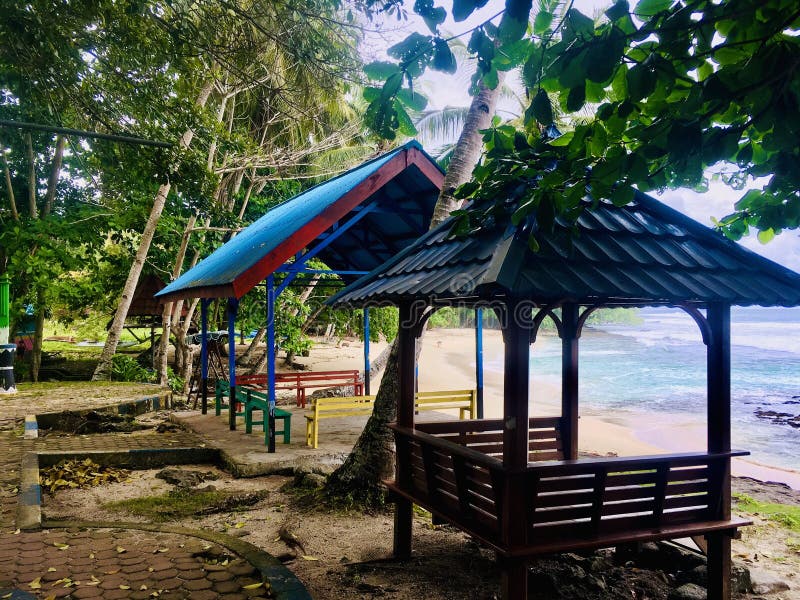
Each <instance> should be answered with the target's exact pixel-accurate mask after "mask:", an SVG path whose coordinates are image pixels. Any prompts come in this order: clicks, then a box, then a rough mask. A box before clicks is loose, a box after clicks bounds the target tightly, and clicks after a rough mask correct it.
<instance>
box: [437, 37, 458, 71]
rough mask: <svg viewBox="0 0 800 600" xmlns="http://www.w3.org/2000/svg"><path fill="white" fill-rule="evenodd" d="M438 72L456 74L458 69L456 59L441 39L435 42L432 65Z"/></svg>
mask: <svg viewBox="0 0 800 600" xmlns="http://www.w3.org/2000/svg"><path fill="white" fill-rule="evenodd" d="M431 66H432V67H433V68H434V69H436V70H437V71H444V72H445V73H451V74H452V73H455V72H456V69H458V65H457V64H456V57H455V56H453V52H452V51H451V50H450V46H448V45H447V42H445V41H444V40H443V39H441V38H437V39H436V40H434V42H433V63H432V65H431Z"/></svg>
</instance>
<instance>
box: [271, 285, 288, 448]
mask: <svg viewBox="0 0 800 600" xmlns="http://www.w3.org/2000/svg"><path fill="white" fill-rule="evenodd" d="M276 297H277V294H276V292H275V276H274V275H272V274H270V275H269V276H268V277H267V398H268V399H269V415H268V418H267V452H275V298H276ZM284 427H286V425H285V424H284Z"/></svg>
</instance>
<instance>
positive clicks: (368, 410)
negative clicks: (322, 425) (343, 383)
mask: <svg viewBox="0 0 800 600" xmlns="http://www.w3.org/2000/svg"><path fill="white" fill-rule="evenodd" d="M374 402H375V396H350V397H347V398H336V397H334V398H317V399H316V400H315V401H314V402H313V404H312V405H311V410H310V411H309V412H308V413H306V415H305V417H306V445H308V446H311V447H312V448H316V447H317V445H318V437H319V420H320V419H332V418H334V417H360V416H369V415H371V414H372V406H373V404H374Z"/></svg>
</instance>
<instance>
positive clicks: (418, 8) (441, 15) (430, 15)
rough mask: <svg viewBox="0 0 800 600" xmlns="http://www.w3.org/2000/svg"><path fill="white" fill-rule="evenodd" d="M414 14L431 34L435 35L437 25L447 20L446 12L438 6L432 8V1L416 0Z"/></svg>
mask: <svg viewBox="0 0 800 600" xmlns="http://www.w3.org/2000/svg"><path fill="white" fill-rule="evenodd" d="M414 12H415V13H417V14H418V15H419V16H420V17H422V20H423V21H425V25H427V26H428V29H430V30H431V32H432V33H436V30H437V29H438V28H439V25H441V24H442V23H444V20H445V19H446V18H447V12H446V11H445V10H444V9H443V8H442V7H440V6H434V4H433V0H416V1H415V2H414Z"/></svg>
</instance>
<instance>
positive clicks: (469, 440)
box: [416, 417, 564, 462]
mask: <svg viewBox="0 0 800 600" xmlns="http://www.w3.org/2000/svg"><path fill="white" fill-rule="evenodd" d="M416 427H417V429H419V430H420V431H424V432H425V433H429V434H431V435H435V436H436V437H438V438H439V439H441V440H446V441H448V442H452V443H454V444H459V445H461V446H465V447H467V448H470V449H472V450H476V451H478V452H482V453H483V454H486V455H487V456H492V457H496V458H499V457H502V456H503V422H502V420H501V419H484V420H469V421H467V420H464V421H458V422H450V421H446V422H435V423H418V424H417V426H416ZM560 430H561V419H560V418H559V417H534V418H532V419H531V420H530V424H529V443H528V448H529V449H530V454H529V456H528V460H529V461H531V462H535V461H543V460H562V459H563V458H564V449H563V444H562V441H561V431H560Z"/></svg>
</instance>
